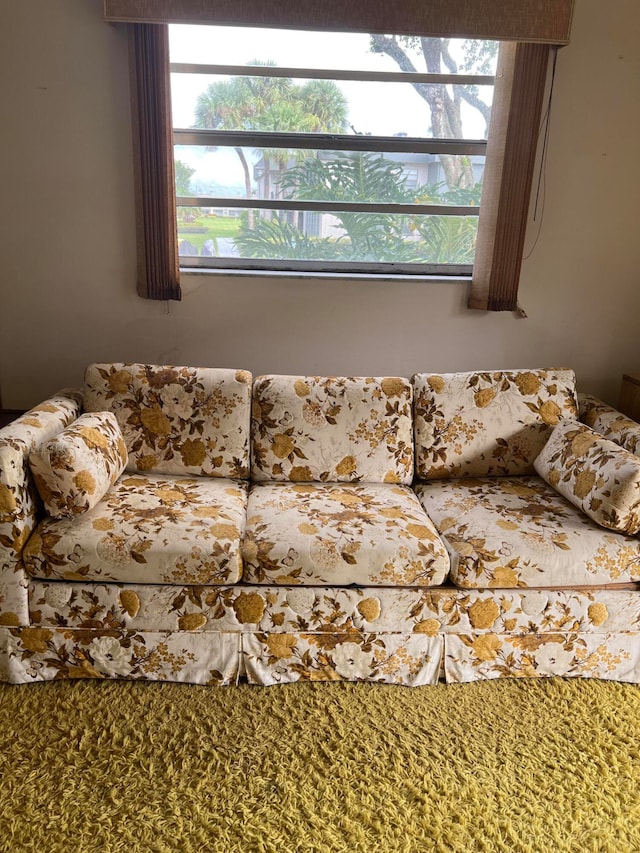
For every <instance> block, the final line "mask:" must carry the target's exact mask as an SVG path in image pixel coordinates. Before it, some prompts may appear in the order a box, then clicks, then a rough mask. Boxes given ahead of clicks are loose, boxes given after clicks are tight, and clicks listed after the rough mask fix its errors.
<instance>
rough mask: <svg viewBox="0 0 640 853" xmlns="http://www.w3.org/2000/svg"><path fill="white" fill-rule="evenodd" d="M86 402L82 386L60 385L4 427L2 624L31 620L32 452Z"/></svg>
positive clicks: (0, 460)
mask: <svg viewBox="0 0 640 853" xmlns="http://www.w3.org/2000/svg"><path fill="white" fill-rule="evenodd" d="M81 405H82V394H81V392H80V391H76V390H72V389H70V390H65V391H60V392H59V393H58V394H56V395H55V396H54V397H51V398H50V399H48V400H46V401H45V402H44V403H41V404H40V405H39V406H36V407H35V408H33V409H31V410H30V411H28V412H26V414H24V415H21V416H20V417H19V418H17V420H15V421H13V423H11V424H9V425H8V426H6V427H4V429H1V430H0V625H26V624H27V620H28V614H27V578H26V575H25V572H24V567H23V565H22V560H21V554H22V549H23V547H24V544H25V542H26V541H27V539H28V538H29V535H30V534H31V531H32V530H33V528H34V527H35V526H36V523H37V518H38V512H39V507H40V498H39V496H38V493H37V491H36V488H35V485H34V483H33V479H32V477H31V472H30V470H29V463H28V460H29V455H30V453H31V451H32V450H33V449H34V448H35V447H37V446H38V445H39V444H41V443H42V442H44V441H47V440H48V439H49V438H50V437H51V436H53V435H55V434H56V433H57V432H59V431H60V430H62V429H64V427H66V426H67V424H69V423H71V422H72V421H73V420H75V419H76V418H77V417H78V415H79V413H80V407H81Z"/></svg>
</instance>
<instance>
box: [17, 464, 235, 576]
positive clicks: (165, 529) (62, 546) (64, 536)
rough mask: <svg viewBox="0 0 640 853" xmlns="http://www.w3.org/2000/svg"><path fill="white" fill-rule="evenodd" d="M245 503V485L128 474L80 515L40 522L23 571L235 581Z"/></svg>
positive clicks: (230, 482)
mask: <svg viewBox="0 0 640 853" xmlns="http://www.w3.org/2000/svg"><path fill="white" fill-rule="evenodd" d="M246 501H247V484H246V483H243V482H234V481H232V480H221V479H219V478H215V479H214V478H209V477H199V478H195V477H191V478H188V477H168V476H166V477H163V476H161V475H159V474H148V475H147V476H143V475H142V474H131V475H125V476H123V477H121V478H120V480H119V481H118V482H117V483H116V485H115V486H114V487H113V488H112V489H110V490H109V492H107V494H106V495H105V497H104V498H103V499H102V500H101V501H100V503H99V504H98V505H97V506H95V507H94V508H93V509H91V510H89V511H88V512H86V513H84V515H81V516H78V517H77V518H73V519H52V518H46V519H44V520H43V521H41V522H40V524H39V525H38V527H37V528H36V530H35V531H34V533H33V534H32V535H31V538H30V539H29V542H28V543H27V545H26V547H25V550H24V560H25V565H26V568H27V571H28V572H29V573H30V574H31V575H32V576H33V577H41V578H60V579H65V580H96V581H124V582H129V583H136V582H139V583H167V584H225V583H235V582H237V581H239V580H240V577H241V574H242V560H241V557H240V539H241V537H242V533H243V530H244V524H245V514H246Z"/></svg>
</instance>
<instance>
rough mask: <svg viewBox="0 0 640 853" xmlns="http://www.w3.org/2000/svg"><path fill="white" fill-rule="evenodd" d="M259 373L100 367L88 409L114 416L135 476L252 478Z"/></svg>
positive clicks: (91, 371) (88, 380)
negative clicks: (253, 406) (253, 400)
mask: <svg viewBox="0 0 640 853" xmlns="http://www.w3.org/2000/svg"><path fill="white" fill-rule="evenodd" d="M250 397H251V374H250V373H248V372H247V371H246V370H221V369H213V368H194V367H162V366H157V365H149V364H122V363H112V364H92V365H90V366H89V367H88V368H87V371H86V375H85V410H86V411H88V412H97V411H111V412H113V413H114V414H115V416H116V418H117V419H118V423H119V424H120V427H121V429H122V434H123V435H124V440H125V443H126V445H127V451H128V453H129V464H128V469H129V470H131V471H140V472H145V473H146V472H155V473H164V474H197V475H200V476H205V477H235V478H240V479H246V478H248V476H249V414H250Z"/></svg>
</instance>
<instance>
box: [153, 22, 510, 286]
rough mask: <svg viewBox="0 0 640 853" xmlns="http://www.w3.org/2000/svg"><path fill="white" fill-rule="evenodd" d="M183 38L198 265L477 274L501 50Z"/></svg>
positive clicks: (189, 29) (187, 165)
mask: <svg viewBox="0 0 640 853" xmlns="http://www.w3.org/2000/svg"><path fill="white" fill-rule="evenodd" d="M169 40H170V59H171V66H170V67H171V94H172V106H173V137H174V157H175V171H176V194H177V199H176V202H177V222H178V248H179V255H180V263H181V266H182V267H183V268H205V269H206V268H216V269H252V270H295V271H306V272H309V271H318V270H320V271H326V272H333V273H365V274H380V273H383V274H403V275H416V274H418V275H425V274H427V275H428V274H432V275H433V274H435V275H439V276H442V275H470V274H471V271H472V268H473V261H474V255H475V246H476V238H477V232H478V213H479V204H480V196H481V191H482V177H483V172H484V162H485V156H486V148H487V134H488V128H489V120H490V113H491V103H492V100H493V89H494V75H495V68H496V64H497V57H498V48H499V45H498V43H497V42H495V41H486V40H461V39H442V38H435V37H434V38H425V39H419V38H417V37H409V36H390V35H375V34H365V33H336V32H331V33H328V32H303V31H292V30H265V29H257V28H246V27H245V28H237V27H215V26H201V27H197V26H179V25H175V26H171V27H170V28H169ZM214 61H215V62H214Z"/></svg>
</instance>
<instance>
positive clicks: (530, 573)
mask: <svg viewBox="0 0 640 853" xmlns="http://www.w3.org/2000/svg"><path fill="white" fill-rule="evenodd" d="M415 490H416V493H417V495H418V497H419V498H420V501H421V503H422V506H423V507H424V508H425V510H426V511H427V513H428V514H429V515H430V516H431V518H432V519H433V521H434V523H435V525H436V527H437V529H438V530H439V532H440V534H441V535H442V536H443V537H445V541H446V543H447V546H448V548H449V553H450V556H451V580H452V581H453V582H454V583H455V584H456V585H457V586H460V587H465V588H474V589H483V588H488V587H498V588H499V587H503V588H515V587H580V586H606V585H610V584H623V583H628V582H630V581H637V580H640V541H639V540H638V539H637V538H636V537H631V536H625V535H623V534H621V533H614V532H609V531H605V530H603V529H602V528H601V527H598V525H597V524H595V523H594V522H593V521H592V520H591V519H590V518H588V517H587V516H586V515H584V513H582V512H581V511H580V510H579V509H577V508H576V507H574V506H572V504H570V503H569V502H568V501H567V500H565V499H564V498H563V497H562V496H561V495H559V494H558V493H557V492H556V491H555V490H554V489H553V488H552V487H551V486H549V485H548V484H547V483H545V482H544V480H542V479H540V478H539V477H536V476H531V477H502V478H500V477H499V478H495V479H493V478H485V479H477V480H475V479H460V480H449V481H438V482H433V483H420V484H417V485H416V487H415Z"/></svg>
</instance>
